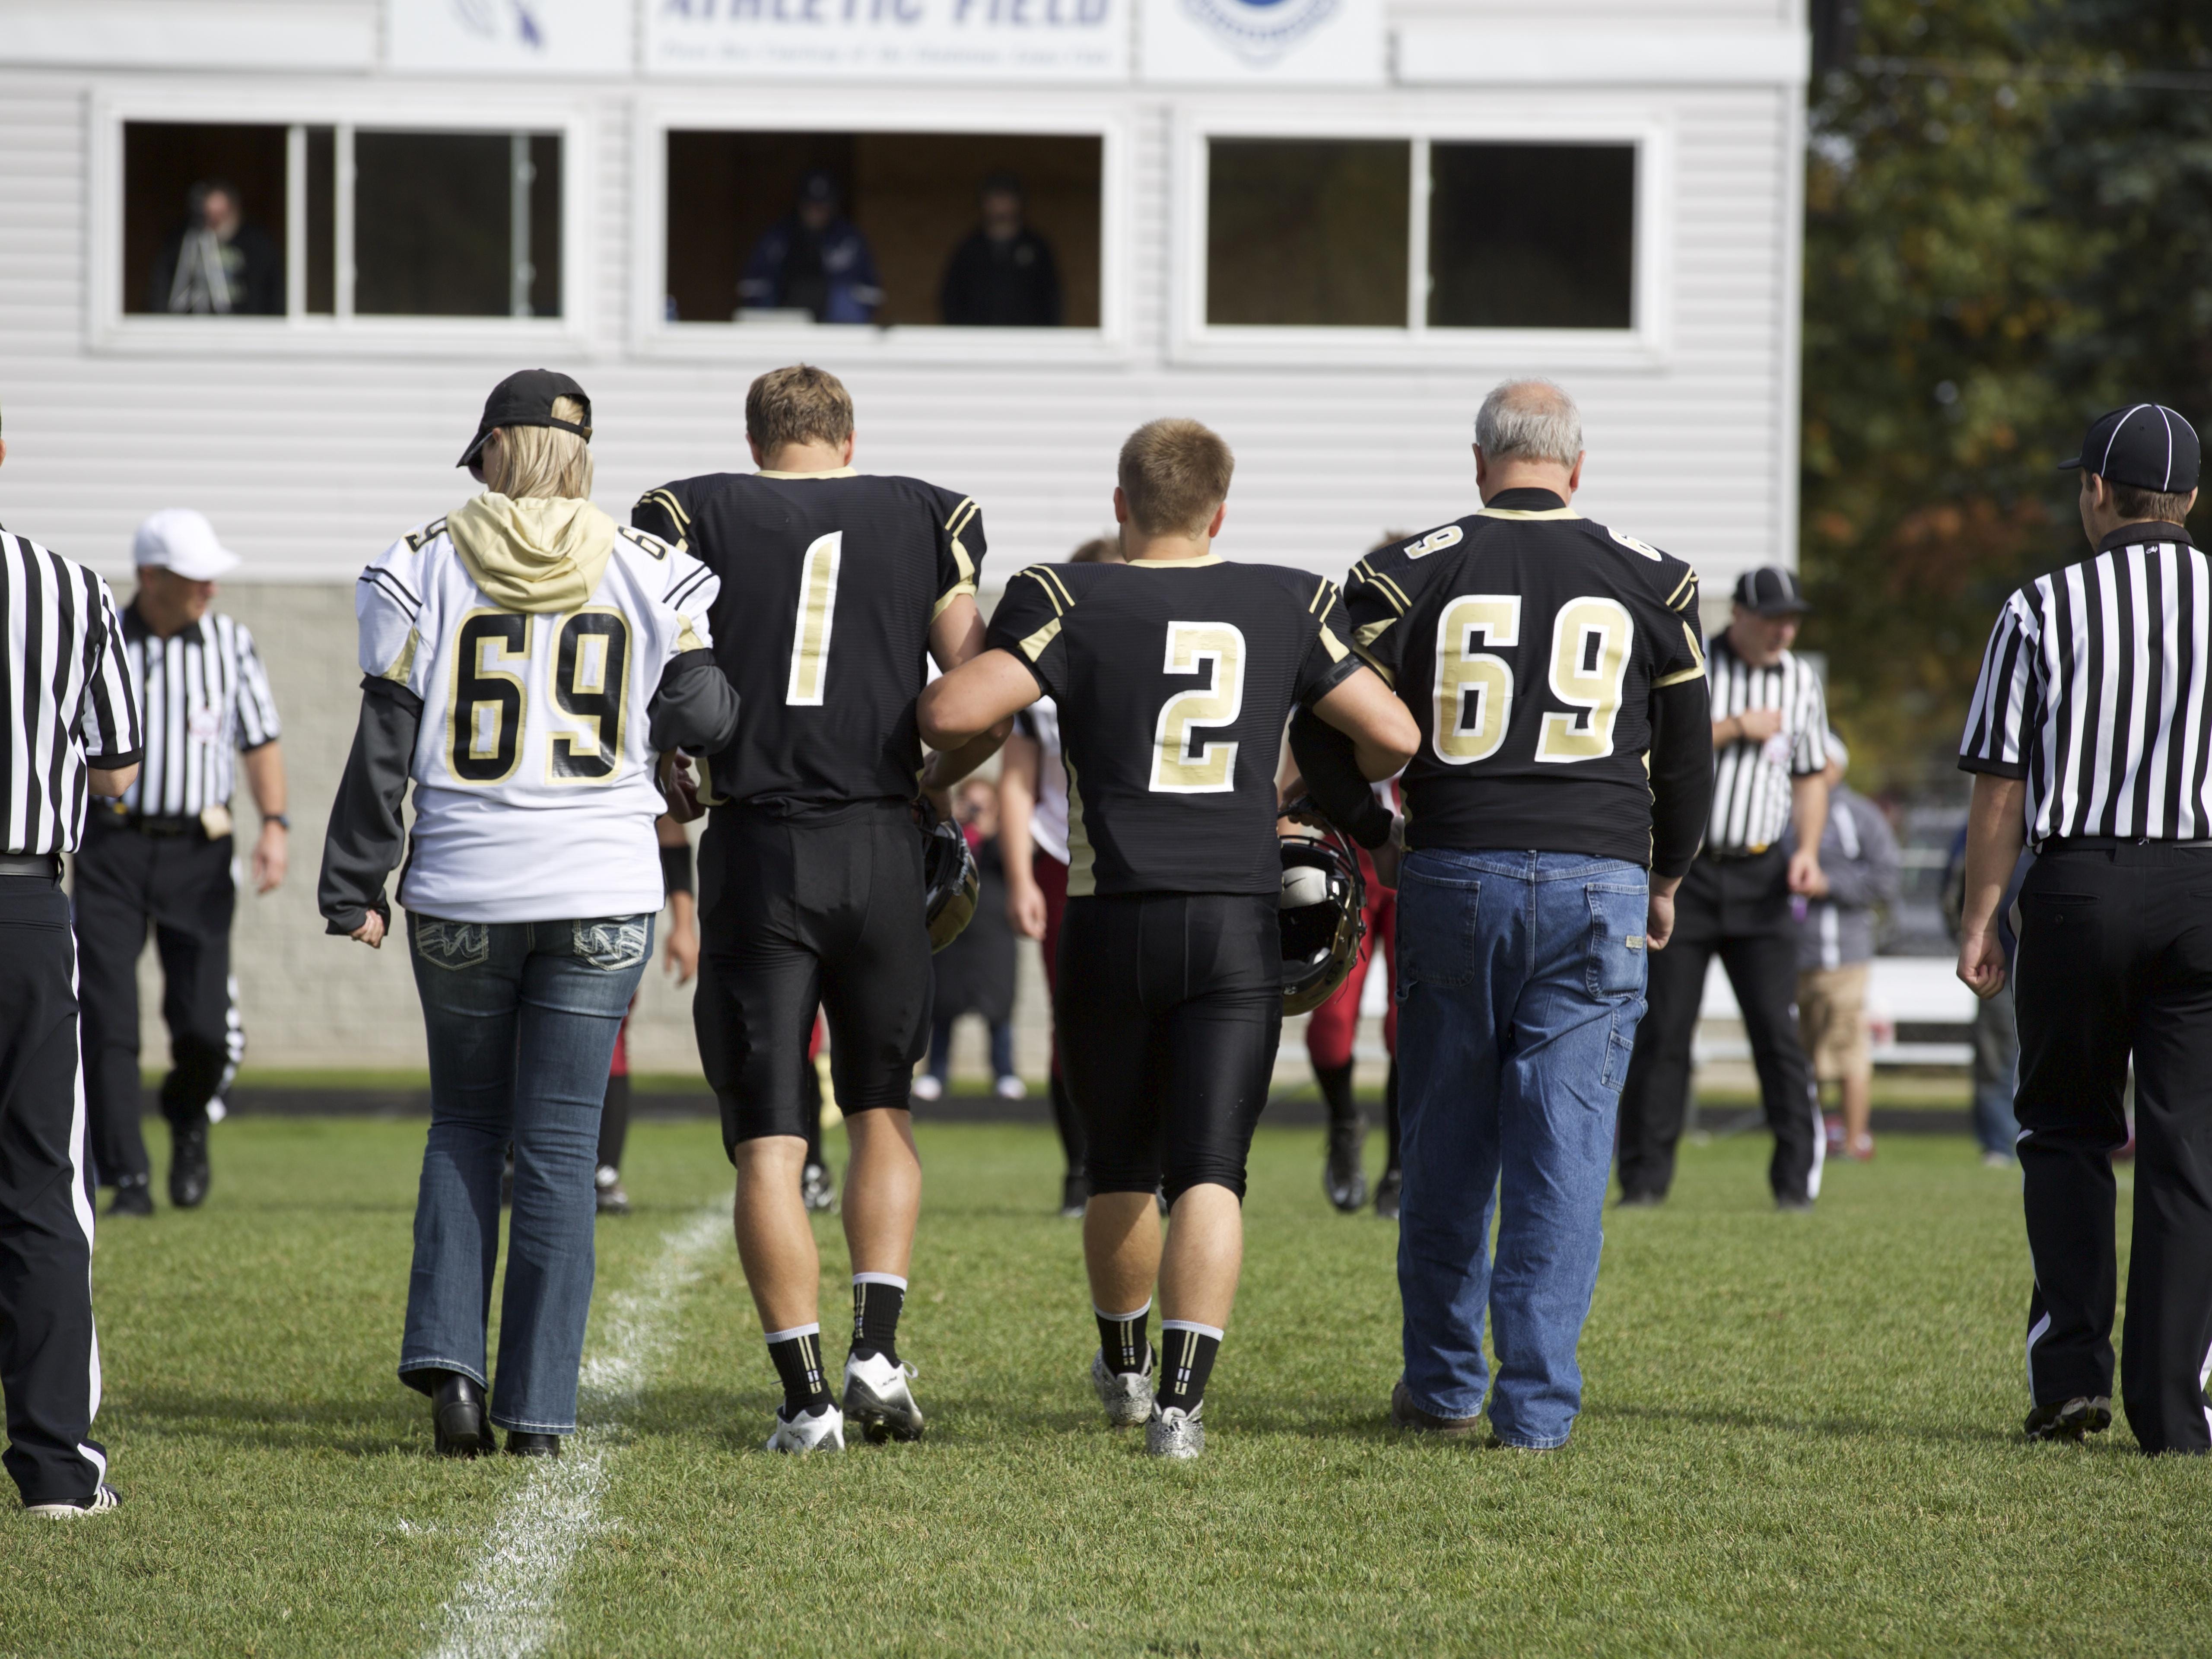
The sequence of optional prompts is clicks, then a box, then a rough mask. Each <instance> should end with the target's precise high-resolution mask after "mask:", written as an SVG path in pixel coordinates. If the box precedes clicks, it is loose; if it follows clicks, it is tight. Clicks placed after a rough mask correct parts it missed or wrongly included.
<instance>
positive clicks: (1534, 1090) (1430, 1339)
mask: <svg viewBox="0 0 2212 1659" xmlns="http://www.w3.org/2000/svg"><path fill="white" fill-rule="evenodd" d="M1649 896H1650V884H1649V882H1648V880H1647V878H1646V877H1645V874H1644V871H1643V869H1642V868H1641V867H1640V866H1637V865H1633V864H1626V863H1623V862H1622V861H1620V860H1618V859H1601V858H1590V857H1587V856H1585V855H1583V854H1577V853H1487V852H1485V853H1463V852H1441V851H1433V850H1430V851H1422V852H1417V853H1415V854H1413V855H1412V856H1410V857H1409V858H1407V860H1406V865H1405V870H1404V873H1403V876H1402V878H1401V882H1400V885H1399V889H1398V974H1399V979H1398V985H1397V998H1398V1068H1399V1070H1398V1091H1399V1093H1398V1111H1399V1119H1400V1128H1399V1133H1400V1135H1401V1138H1402V1141H1403V1147H1404V1158H1405V1172H1406V1187H1405V1193H1404V1197H1403V1200H1402V1203H1403V1208H1402V1210H1401V1212H1400V1216H1399V1232H1398V1291H1399V1295H1400V1297H1401V1300H1402V1301H1403V1303H1404V1304H1405V1344H1406V1387H1407V1391H1408V1392H1410V1393H1411V1394H1412V1395H1413V1401H1414V1403H1415V1404H1416V1405H1418V1406H1419V1407H1422V1408H1423V1409H1424V1410H1425V1411H1430V1412H1433V1413H1436V1414H1437V1415H1438V1416H1440V1417H1473V1416H1474V1415H1475V1414H1476V1413H1479V1412H1480V1410H1481V1409H1482V1405H1483V1394H1484V1391H1485V1389H1486V1385H1487V1384H1488V1383H1489V1381H1490V1376H1489V1367H1488V1365H1487V1364H1486V1362H1485V1360H1484V1358H1483V1352H1482V1324H1483V1315H1484V1312H1485V1310H1488V1312H1489V1315H1490V1318H1491V1325H1492V1339H1493V1340H1494V1341H1495V1343H1496V1346H1497V1349H1498V1378H1497V1389H1496V1391H1495V1392H1494V1393H1493V1394H1492V1395H1491V1399H1490V1426H1491V1430H1492V1432H1493V1433H1494V1434H1496V1435H1497V1436H1498V1438H1499V1439H1500V1440H1503V1441H1504V1442H1506V1443H1509V1444H1510V1445H1516V1446H1529V1447H1548V1446H1557V1445H1560V1444H1563V1443H1565V1440H1566V1438H1567V1433H1568V1431H1569V1430H1570V1429H1571V1428H1572V1427H1573V1425H1574V1420H1575V1415H1576V1413H1577V1412H1578V1411H1580V1410H1581V1408H1582V1371H1581V1369H1580V1368H1579V1367H1578V1366H1577V1364H1576V1362H1575V1348H1576V1345H1577V1343H1578V1342H1579V1341H1580V1340H1581V1338H1582V1329H1583V1321H1584V1320H1585V1319H1587V1318H1588V1317H1589V1304H1590V1293H1591V1291H1592V1290H1593V1289H1594V1288H1595V1286H1596V1284H1597V1265H1598V1252H1599V1249H1600V1246H1601V1244H1602V1243H1603V1239H1604V1228H1603V1225H1602V1217H1603V1212H1604V1206H1605V1194H1606V1187H1607V1172H1608V1170H1609V1169H1610V1167H1611V1164H1612V1161H1613V1122H1614V1119H1615V1116H1616V1115H1617V1113H1618V1109H1619V1107H1620V1085H1621V1084H1622V1082H1623V1081H1624V1080H1625V1079H1626V1077H1627V1075H1628V1060H1629V1055H1630V1054H1631V1053H1632V1051H1633V1050H1634V1048H1635V1044H1636V1027H1637V1023H1638V1021H1639V1020H1641V1019H1642V1018H1644V967H1645V956H1646V951H1645V948H1644V923H1645V917H1646V914H1647V906H1648V903H1649ZM1501 1176H1503V1182H1502V1186H1501V1182H1500V1177H1501ZM1493 1202H1495V1203H1496V1204H1497V1206H1498V1259H1497V1262H1496V1264H1495V1266H1493V1265H1492V1262H1491V1261H1490V1258H1489V1241H1490V1220H1491V1210H1492V1204H1493Z"/></svg>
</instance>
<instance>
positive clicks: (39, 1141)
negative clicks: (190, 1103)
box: [0, 876, 107, 1504]
mask: <svg viewBox="0 0 2212 1659" xmlns="http://www.w3.org/2000/svg"><path fill="white" fill-rule="evenodd" d="M76 1045H77V1008H76V951H75V949H74V947H73V946H72V945H71V943H70V907H69V899H68V898H67V896H65V895H64V893H63V892H62V890H61V888H60V886H59V885H58V883H57V882H56V881H55V880H54V879H53V878H50V877H40V876H0V1394H4V1395H6V1396H7V1418H8V1450H7V1453H6V1455H5V1458H4V1460H0V1461H4V1462H5V1463H6V1465H7V1469H8V1473H9V1474H10V1475H12V1476H14V1477H15V1485H16V1486H17V1488H18V1489H19V1490H20V1491H21V1492H22V1494H23V1501H24V1502H25V1503H26V1504H58V1503H82V1502H83V1501H84V1500H85V1499H87V1498H90V1497H92V1496H93V1494H94V1492H97V1491H98V1490H99V1488H100V1481H101V1480H102V1479H104V1478H105V1477H106V1473H107V1455H106V1451H105V1449H103V1448H101V1447H100V1444H99V1443H97V1442H95V1441H94V1440H92V1439H90V1438H88V1436H89V1435H90V1433H91V1431H92V1419H93V1414H94V1413H95V1412H97V1411H98V1410H99V1409H100V1348H99V1345H98V1344H97V1343H96V1342H95V1341H94V1339H93V1333H92V1208H91V1205H90V1202H89V1200H88V1199H87V1197H86V1195H85V1190H84V1184H83V1168H82V1164H83V1158H84V1114H83V1109H82V1105H81V1102H82V1099H83V1095H82V1083H81V1077H82V1073H80V1070H79V1067H78V1058H77V1046H76Z"/></svg>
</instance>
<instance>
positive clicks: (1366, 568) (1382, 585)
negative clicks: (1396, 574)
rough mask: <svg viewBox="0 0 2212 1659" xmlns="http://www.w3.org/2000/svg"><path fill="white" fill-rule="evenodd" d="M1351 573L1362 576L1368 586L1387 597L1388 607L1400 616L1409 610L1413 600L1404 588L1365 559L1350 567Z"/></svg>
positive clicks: (1411, 607)
mask: <svg viewBox="0 0 2212 1659" xmlns="http://www.w3.org/2000/svg"><path fill="white" fill-rule="evenodd" d="M1352 574H1353V575H1355V576H1358V577H1361V578H1363V579H1364V580H1365V581H1366V583H1367V585H1368V586H1370V587H1371V588H1373V589H1374V590H1375V591H1376V592H1378V593H1380V594H1381V595H1382V596H1383V598H1384V599H1388V600H1389V602H1390V608H1391V609H1392V610H1394V611H1396V612H1397V613H1398V614H1399V615H1400V616H1401V617H1402V616H1404V615H1405V614H1406V613H1407V611H1411V610H1412V609H1413V600H1412V599H1409V598H1407V594H1406V590H1405V589H1404V588H1402V587H1401V586H1398V584H1397V583H1396V582H1395V581H1393V580H1390V578H1389V577H1388V576H1386V575H1384V574H1383V573H1382V572H1381V571H1379V570H1377V569H1376V568H1375V567H1374V566H1373V565H1372V564H1370V563H1369V562H1367V561H1366V560H1365V559H1362V560H1361V561H1360V562H1358V564H1356V565H1354V566H1352Z"/></svg>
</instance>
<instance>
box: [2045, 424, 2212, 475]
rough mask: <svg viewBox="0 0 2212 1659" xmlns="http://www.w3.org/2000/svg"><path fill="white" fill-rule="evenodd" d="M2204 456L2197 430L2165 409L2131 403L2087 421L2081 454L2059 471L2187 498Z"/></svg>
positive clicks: (2061, 464) (2063, 462) (2063, 465)
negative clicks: (2087, 474)
mask: <svg viewBox="0 0 2212 1659" xmlns="http://www.w3.org/2000/svg"><path fill="white" fill-rule="evenodd" d="M2202 459H2203V454H2202V453H2201V452H2200V451H2199V449H2198V447H2197V428H2195V427H2193V426H2191V425H2190V424H2189V422H2187V421H2185V420H2184V419H2183V418H2182V417H2181V416H2179V415H2178V414H2176V413H2175V412H2174V411H2173V410H2170V409H2168V408H2167V407H2166V405H2165V404H2129V405H2128V406H2127V407H2126V408H2125V409H2115V410H2108V411H2107V412H2106V413H2105V414H2102V415H2100V416H2097V418H2096V419H2095V420H2093V421H2092V422H2089V430H2088V431H2087V434H2085V435H2083V437H2082V439H2081V453H2080V454H2079V455H2076V456H2075V458H2074V459H2072V460H2070V461H2061V462H2059V463H2058V465H2059V467H2060V468H2061V469H2062V470H2063V469H2064V468H2067V467H2073V466H2078V467H2080V468H2081V470H2082V471H2084V472H2093V473H2095V474H2096V475H2097V476H2098V477H2100V478H2102V479H2103V480H2104V481H2105V482H2106V483H2116V484H2126V485H2128V486H2129V487H2130V489H2154V490H2156V491H2157V492H2158V493H2159V494H2160V495H2187V494H2188V493H2189V492H2190V491H2191V490H2192V489H2196V488H2197V466H2198V464H2199V463H2200V462H2201V461H2202Z"/></svg>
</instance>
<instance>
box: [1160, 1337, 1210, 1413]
mask: <svg viewBox="0 0 2212 1659" xmlns="http://www.w3.org/2000/svg"><path fill="white" fill-rule="evenodd" d="M1219 1352H1221V1333H1220V1332H1219V1331H1218V1330H1216V1329H1215V1328H1213V1327H1212V1326H1211V1325H1200V1324H1197V1323H1195V1322H1193V1321H1191V1320H1188V1319H1163V1320H1162V1321H1161V1322H1160V1391H1159V1393H1158V1395H1156V1396H1155V1398H1157V1399H1158V1401H1159V1405H1160V1409H1161V1410H1162V1411H1166V1410H1167V1409H1168V1408H1169V1407H1171V1406H1174V1407H1181V1408H1182V1409H1183V1410H1184V1411H1187V1412H1188V1411H1195V1410H1196V1409H1197V1408H1198V1404H1199V1402H1200V1401H1202V1400H1204V1399H1205V1398H1206V1378H1208V1377H1209V1376H1212V1375H1213V1359H1214V1356H1215V1355H1216V1354H1218V1353H1219Z"/></svg>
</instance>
